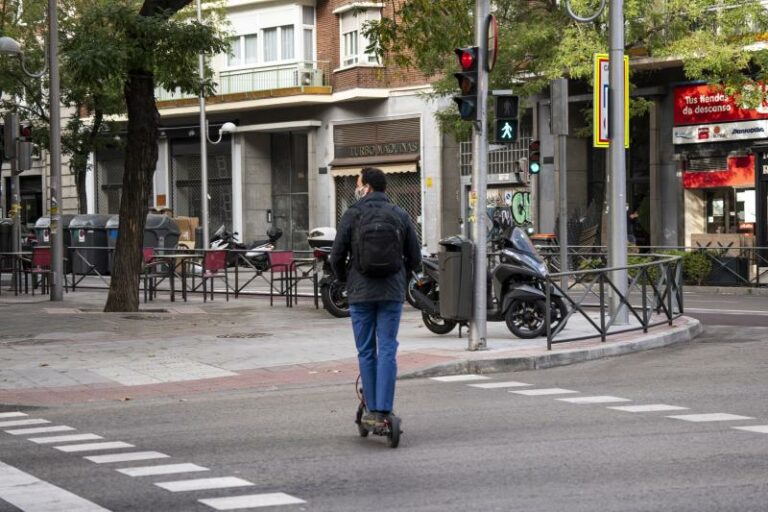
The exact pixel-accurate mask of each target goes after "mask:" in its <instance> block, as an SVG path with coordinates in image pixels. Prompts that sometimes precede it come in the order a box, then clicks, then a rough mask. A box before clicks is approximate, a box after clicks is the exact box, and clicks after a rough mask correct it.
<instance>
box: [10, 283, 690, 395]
mask: <svg viewBox="0 0 768 512" xmlns="http://www.w3.org/2000/svg"><path fill="white" fill-rule="evenodd" d="M105 301H106V291H103V290H99V291H77V292H75V293H68V294H66V295H65V298H64V301H63V302H55V303H54V302H51V301H50V300H49V299H48V297H46V296H42V297H41V296H35V297H32V296H28V295H24V296H19V297H14V296H13V295H12V294H9V293H7V292H6V291H5V290H3V294H2V295H0V325H1V326H2V328H1V329H0V361H2V365H1V366H0V406H2V404H16V405H57V404H64V403H78V402H89V401H97V400H135V399H140V398H142V397H157V396H182V395H186V394H190V393H200V392H208V391H222V390H239V389H254V390H276V389H282V388H286V387H301V386H313V385H321V384H342V383H350V384H351V383H353V382H354V380H355V379H356V377H357V373H358V372H357V359H356V352H355V348H354V342H353V339H352V330H351V327H350V322H349V319H337V318H333V317H331V316H330V315H329V314H328V313H327V312H326V311H325V310H323V309H322V308H321V309H315V307H314V304H313V301H312V299H310V298H304V297H301V298H300V300H299V303H298V305H296V306H295V307H293V308H286V307H285V303H284V302H283V301H276V302H275V305H274V307H270V305H269V300H268V298H266V297H258V296H256V297H254V296H250V297H241V298H239V299H237V300H233V299H230V301H229V302H225V300H224V297H223V296H217V297H216V299H215V300H214V301H213V302H210V301H209V302H207V303H205V304H204V303H203V300H202V296H200V295H196V296H192V297H190V300H189V302H186V303H185V302H178V301H177V302H170V301H169V300H168V299H167V294H161V295H160V297H158V299H157V300H155V301H154V302H150V303H149V304H146V305H145V304H143V303H142V304H141V308H142V311H141V312H139V313H103V312H102V309H103V306H104V303H105ZM590 329H592V328H591V327H590V326H589V324H588V322H587V321H586V320H585V319H583V318H579V317H577V316H573V317H572V318H571V319H570V320H569V322H568V325H567V327H566V331H567V332H566V334H568V335H569V336H573V335H578V334H588V333H590V332H591V331H590ZM701 329H702V328H701V324H700V323H699V322H698V320H695V319H693V318H689V317H681V318H679V319H677V320H675V321H674V322H673V325H672V326H671V327H670V326H668V325H666V324H665V325H661V326H658V327H655V328H652V329H650V330H649V332H648V333H647V334H643V332H642V331H635V332H630V333H622V334H614V335H613V336H610V337H608V339H607V341H606V342H605V343H601V342H600V339H599V338H595V339H590V340H585V341H578V342H570V343H564V344H562V345H554V346H553V349H552V350H551V351H547V348H546V339H536V340H520V339H517V338H515V337H513V336H512V335H511V333H510V332H509V331H508V330H507V328H506V325H505V324H504V323H503V322H497V323H489V324H488V339H487V345H488V350H483V351H474V352H470V351H468V350H467V344H468V333H467V332H466V330H465V332H464V335H463V337H462V338H459V337H458V335H457V331H456V330H454V331H453V332H452V333H451V334H448V335H445V336H438V335H435V334H433V333H431V332H429V331H428V330H427V329H426V327H424V325H423V323H422V321H421V314H420V312H419V311H416V310H415V309H413V308H411V307H410V306H409V305H407V304H406V305H405V309H404V313H403V318H402V323H401V328H400V335H399V340H400V351H399V356H398V365H399V375H400V378H413V377H427V376H438V375H452V374H462V373H476V372H480V373H492V372H501V371H518V370H534V369H539V368H548V367H553V366H559V365H566V364H571V363H576V362H581V361H587V360H592V359H598V358H603V357H610V356H617V355H621V354H626V353H630V352H635V351H640V350H647V349H652V348H657V347H661V346H665V345H670V344H673V343H679V342H684V341H688V340H690V339H692V338H693V337H695V336H696V335H697V334H699V333H700V332H701Z"/></svg>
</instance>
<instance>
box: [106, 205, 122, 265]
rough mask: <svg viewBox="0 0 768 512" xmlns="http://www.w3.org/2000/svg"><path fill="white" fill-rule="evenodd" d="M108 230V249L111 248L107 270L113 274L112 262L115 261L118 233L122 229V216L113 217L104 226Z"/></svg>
mask: <svg viewBox="0 0 768 512" xmlns="http://www.w3.org/2000/svg"><path fill="white" fill-rule="evenodd" d="M104 227H105V229H106V230H107V247H109V256H108V259H107V268H108V269H109V273H110V274H111V273H112V261H113V260H114V256H115V254H114V252H115V245H117V232H118V229H119V228H120V216H119V215H113V216H111V217H110V218H109V219H108V220H107V224H106V225H105V226H104Z"/></svg>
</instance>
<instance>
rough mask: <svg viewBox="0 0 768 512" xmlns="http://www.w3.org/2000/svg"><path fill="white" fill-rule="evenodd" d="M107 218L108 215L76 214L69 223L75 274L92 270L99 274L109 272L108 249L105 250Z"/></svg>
mask: <svg viewBox="0 0 768 512" xmlns="http://www.w3.org/2000/svg"><path fill="white" fill-rule="evenodd" d="M109 219H110V216H109V215H76V216H75V217H74V218H73V219H72V221H71V222H70V223H69V231H70V236H71V237H72V245H71V246H72V248H73V251H72V259H73V263H72V270H73V271H74V273H75V274H89V273H91V272H93V271H95V272H98V273H99V274H107V273H108V272H109V255H108V252H109V251H108V250H107V249H108V247H109V245H108V243H107V221H109ZM75 249H76V250H77V251H76V252H75ZM84 260H85V261H84Z"/></svg>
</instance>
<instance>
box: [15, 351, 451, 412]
mask: <svg viewBox="0 0 768 512" xmlns="http://www.w3.org/2000/svg"><path fill="white" fill-rule="evenodd" d="M455 359H456V356H455V355H453V356H448V355H446V356H442V355H435V354H429V353H420V352H405V353H401V354H399V355H398V358H397V361H398V367H399V369H400V370H411V369H419V368H425V367H429V366H432V365H435V364H439V363H443V362H447V361H452V360H455ZM357 374H358V370H357V360H356V359H352V360H350V359H344V360H339V361H325V362H320V363H305V364H293V365H285V366H275V367H270V368H259V369H255V370H245V371H242V372H240V374H239V375H236V376H233V377H217V378H213V379H202V380H192V381H181V382H168V383H163V384H148V385H142V386H121V385H117V384H115V385H111V384H91V385H83V386H67V387H59V388H37V389H26V390H24V389H20V390H5V391H0V403H3V404H18V405H59V404H72V403H83V402H94V401H105V400H118V401H119V400H135V399H138V398H151V397H159V396H182V395H189V394H195V393H207V392H214V391H232V390H244V389H263V390H274V389H276V388H280V387H302V386H312V385H317V384H344V383H352V382H354V381H355V379H356V378H357Z"/></svg>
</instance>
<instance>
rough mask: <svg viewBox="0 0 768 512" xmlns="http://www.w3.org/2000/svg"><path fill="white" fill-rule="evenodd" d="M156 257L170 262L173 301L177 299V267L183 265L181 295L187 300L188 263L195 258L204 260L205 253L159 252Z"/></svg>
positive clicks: (169, 272)
mask: <svg viewBox="0 0 768 512" xmlns="http://www.w3.org/2000/svg"><path fill="white" fill-rule="evenodd" d="M154 258H155V259H156V260H159V261H166V262H167V263H168V280H169V281H170V284H171V302H175V301H176V267H177V266H178V265H181V275H180V276H179V277H180V278H181V297H182V299H183V300H184V302H186V301H187V264H188V262H190V261H193V260H202V259H203V255H202V254H198V253H193V252H181V253H157V254H155V255H154Z"/></svg>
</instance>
